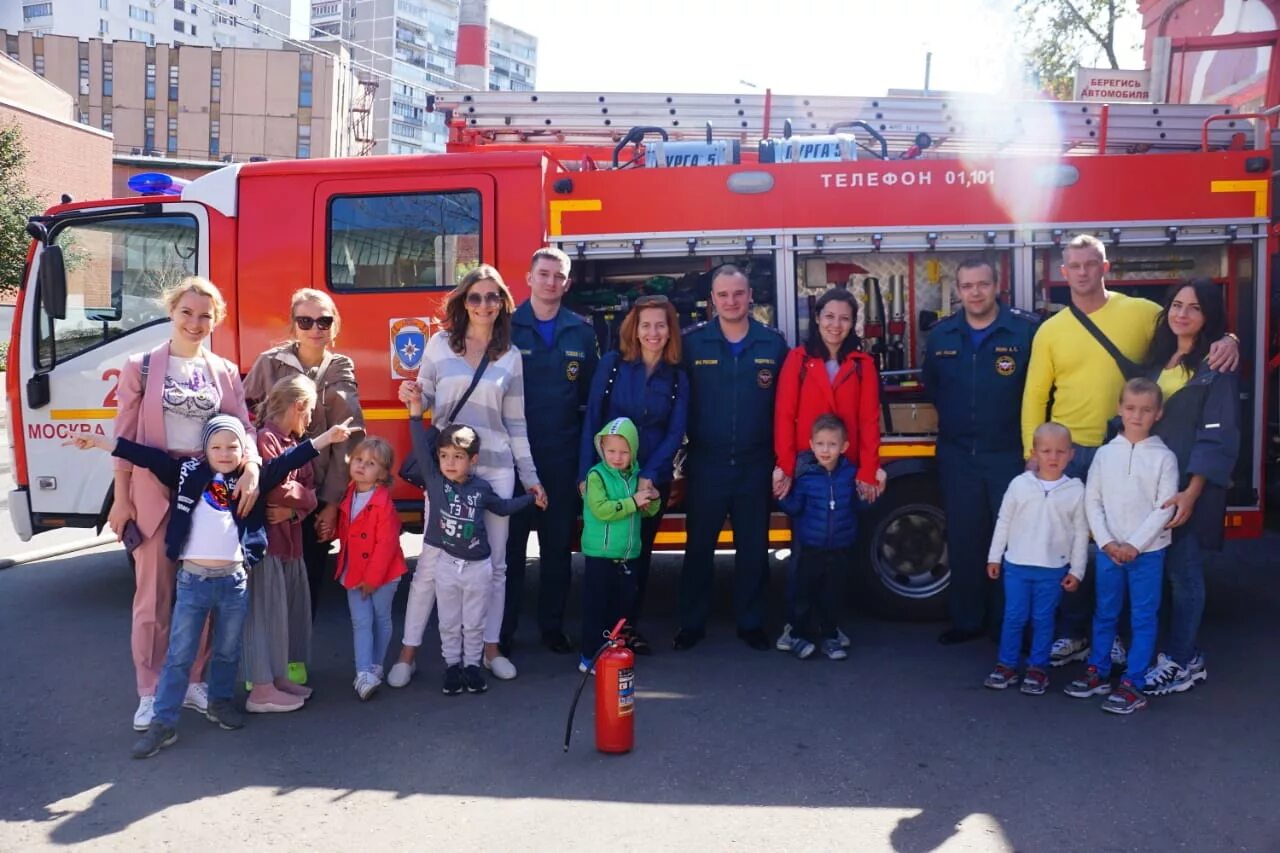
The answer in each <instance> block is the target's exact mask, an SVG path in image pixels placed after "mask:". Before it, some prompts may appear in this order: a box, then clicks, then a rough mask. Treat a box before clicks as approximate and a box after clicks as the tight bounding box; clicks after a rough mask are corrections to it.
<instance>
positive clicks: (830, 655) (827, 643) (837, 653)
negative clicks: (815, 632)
mask: <svg viewBox="0 0 1280 853" xmlns="http://www.w3.org/2000/svg"><path fill="white" fill-rule="evenodd" d="M822 653H823V654H824V655H826V656H827V660H844V659H845V658H847V657H849V653H848V652H846V651H845V650H844V645H842V644H841V642H840V638H839V637H828V638H827V639H825V640H823V641H822Z"/></svg>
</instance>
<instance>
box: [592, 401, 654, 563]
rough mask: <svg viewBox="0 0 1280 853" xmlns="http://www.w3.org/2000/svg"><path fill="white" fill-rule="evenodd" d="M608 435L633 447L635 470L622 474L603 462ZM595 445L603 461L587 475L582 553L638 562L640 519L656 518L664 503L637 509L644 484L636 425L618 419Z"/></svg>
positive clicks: (613, 421)
mask: <svg viewBox="0 0 1280 853" xmlns="http://www.w3.org/2000/svg"><path fill="white" fill-rule="evenodd" d="M606 435H620V436H622V437H623V438H625V439H626V440H627V444H629V445H630V446H631V468H630V469H628V470H627V471H625V472H624V471H619V470H618V469H616V468H613V467H610V466H609V465H608V464H607V463H605V462H604V461H603V459H604V453H603V451H601V450H600V439H602V438H604V437H605V436H606ZM594 444H595V447H596V453H597V455H598V456H599V457H600V459H601V460H602V461H601V462H599V463H598V464H597V465H595V466H594V467H593V468H592V469H591V470H590V471H588V472H587V494H586V500H585V502H584V504H583V506H584V507H585V510H584V512H583V514H582V553H583V554H586V555H587V556H588V557H602V558H605V559H609V560H634V559H635V558H636V557H639V556H640V548H641V536H640V518H641V516H652V515H656V514H657V512H658V510H659V509H660V508H661V507H662V501H661V499H659V500H652V501H649V503H647V504H645V507H644V509H640V508H639V507H637V506H636V500H635V494H636V487H637V485H638V484H639V480H640V466H639V464H638V463H637V462H636V457H637V454H638V451H639V448H640V439H639V437H638V436H637V435H636V426H635V424H633V423H631V421H629V420H628V419H626V418H614V419H613V420H611V421H609V423H607V424H605V425H604V426H603V427H601V429H600V431H599V433H597V434H596V436H595V442H594Z"/></svg>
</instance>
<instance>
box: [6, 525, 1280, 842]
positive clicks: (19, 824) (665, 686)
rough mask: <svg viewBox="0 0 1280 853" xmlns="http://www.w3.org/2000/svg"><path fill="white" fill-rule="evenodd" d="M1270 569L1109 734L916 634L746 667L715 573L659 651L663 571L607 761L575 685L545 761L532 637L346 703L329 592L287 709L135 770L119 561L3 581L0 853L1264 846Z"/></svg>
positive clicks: (426, 668)
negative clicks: (486, 669)
mask: <svg viewBox="0 0 1280 853" xmlns="http://www.w3.org/2000/svg"><path fill="white" fill-rule="evenodd" d="M405 541H406V544H407V546H408V548H409V551H410V553H412V551H413V548H414V546H413V538H412V537H406V540H405ZM1278 546H1280V537H1276V536H1269V537H1268V538H1267V539H1265V540H1263V541H1260V542H1254V543H1248V544H1245V545H1232V546H1230V550H1229V551H1228V552H1227V553H1226V554H1224V555H1223V556H1222V558H1221V559H1219V560H1218V561H1217V562H1216V563H1215V565H1214V567H1213V569H1212V571H1211V579H1210V590H1209V592H1210V599H1209V610H1208V614H1207V618H1206V624H1205V628H1204V631H1203V636H1202V641H1203V647H1204V649H1205V650H1206V653H1207V656H1208V666H1209V672H1210V678H1209V681H1208V682H1207V683H1206V684H1204V685H1201V686H1200V687H1198V688H1197V689H1196V690H1195V691H1193V692H1192V693H1189V694H1185V695H1182V696H1176V697H1171V698H1166V699H1161V700H1154V701H1153V702H1152V706H1151V708H1150V709H1149V710H1147V711H1145V712H1142V713H1140V714H1137V715H1134V716H1133V717H1129V718H1118V717H1113V716H1110V715H1107V714H1103V713H1102V712H1101V711H1100V710H1099V709H1098V707H1097V703H1096V702H1094V701H1081V700H1074V699H1070V698H1068V697H1066V696H1064V695H1062V694H1061V692H1060V688H1061V687H1062V685H1064V684H1065V683H1066V681H1067V679H1068V676H1069V675H1071V674H1074V673H1076V672H1078V671H1079V670H1078V669H1074V668H1069V669H1068V670H1067V671H1066V672H1063V671H1055V672H1054V673H1053V681H1054V683H1053V686H1052V688H1051V692H1050V694H1048V695H1046V696H1043V697H1027V696H1022V695H1019V694H1018V693H1016V692H1014V691H1006V692H1004V693H997V692H994V691H990V690H985V689H983V687H982V686H981V683H982V678H983V676H984V675H985V674H986V672H987V671H988V670H989V669H990V667H991V665H992V663H993V656H994V653H995V648H994V646H993V645H992V644H991V643H989V642H987V641H986V640H982V641H978V642H975V643H971V644H968V645H965V646H961V647H952V648H943V647H940V646H938V645H937V644H936V642H935V637H936V635H937V633H938V631H939V626H937V625H908V624H894V623H886V622H877V621H873V620H870V619H868V618H866V617H865V616H861V615H857V614H854V615H852V616H851V618H850V619H849V622H848V626H847V630H848V631H849V633H850V634H851V636H852V638H853V643H854V645H853V649H852V655H851V657H850V659H849V660H847V661H844V662H839V663H837V662H831V661H827V660H825V659H822V660H809V661H803V662H802V661H796V660H793V659H791V658H790V657H788V656H786V655H783V654H780V653H778V652H774V651H770V652H764V653H762V652H754V651H751V650H749V649H747V648H746V647H745V646H744V645H743V644H742V643H740V642H739V641H738V640H737V639H736V638H735V637H734V632H733V623H732V619H731V617H730V615H729V613H728V602H727V600H728V588H727V587H728V580H729V565H728V562H727V561H726V560H724V559H722V560H721V565H720V566H719V567H718V568H719V573H718V584H719V586H718V593H719V596H718V599H717V601H718V606H717V609H716V612H715V614H714V616H713V624H712V626H711V635H710V637H709V638H708V640H707V641H706V642H704V643H703V644H702V645H700V646H699V647H698V648H696V649H695V650H693V651H691V652H684V653H676V652H673V651H671V650H670V645H669V638H670V637H671V635H672V634H673V633H674V629H675V625H674V623H673V621H672V620H671V618H670V617H669V616H667V614H671V613H673V612H674V608H675V599H676V589H677V583H676V579H677V574H678V568H679V561H678V558H675V557H664V558H662V559H660V561H659V564H658V566H657V567H656V572H655V577H654V582H653V586H652V598H651V606H650V612H651V613H653V614H655V617H654V619H652V620H651V621H650V622H649V623H648V624H647V625H645V626H643V627H644V628H645V629H646V630H647V633H648V634H649V636H650V637H651V639H652V640H653V641H654V645H655V647H656V649H657V654H656V655H654V656H653V657H651V658H641V659H640V660H639V662H638V665H637V687H638V694H637V697H638V698H637V708H636V733H637V734H636V739H637V746H636V750H635V752H633V753H632V754H630V755H625V756H604V755H600V754H598V753H596V752H595V750H594V749H593V743H592V719H593V714H592V708H591V704H590V703H591V696H592V693H591V688H590V687H588V689H587V692H586V694H585V695H584V698H583V706H582V707H581V708H580V711H579V715H578V720H577V724H576V728H575V735H574V742H573V745H572V748H571V749H570V751H569V752H568V753H567V754H565V753H564V752H563V751H562V749H561V741H562V738H563V734H564V726H565V716H566V712H567V710H568V705H569V700H570V698H571V694H572V692H573V689H574V687H575V686H576V683H577V678H578V676H577V674H576V671H575V659H574V658H572V657H568V656H554V655H552V654H550V653H549V652H546V651H544V650H542V649H541V647H539V646H538V645H537V643H536V641H535V639H534V631H535V627H534V624H533V618H532V613H529V612H526V615H525V620H524V623H523V625H522V637H521V638H520V639H521V640H523V641H524V644H523V645H521V646H520V647H519V648H518V649H517V651H516V654H515V661H516V663H517V665H518V666H519V667H520V676H519V678H518V679H517V680H515V681H513V682H510V683H496V682H495V683H492V685H491V688H490V690H489V692H488V693H487V694H485V695H483V696H470V695H464V696H459V697H445V696H443V695H441V693H440V690H439V681H440V674H441V665H440V664H439V657H438V655H439V651H438V648H439V646H438V640H437V639H436V637H435V636H434V631H433V630H429V631H428V638H427V642H426V644H425V645H424V647H423V651H422V654H421V656H420V659H421V661H422V664H423V665H422V669H421V670H420V671H419V673H418V676H417V678H416V679H415V681H414V682H413V683H412V684H411V685H410V686H409V687H408V688H406V689H404V690H399V691H396V690H391V689H389V688H383V689H382V690H381V691H379V693H378V694H377V695H376V696H375V697H374V698H373V700H372V701H370V702H368V703H361V702H360V701H358V700H357V699H356V697H355V695H354V693H353V692H352V689H351V678H352V673H351V671H350V667H351V640H350V628H349V620H348V617H347V615H346V607H345V603H344V601H343V600H342V599H341V596H340V594H339V592H338V590H336V589H332V588H331V589H329V590H328V595H327V598H325V599H324V600H323V601H322V605H321V612H320V616H319V619H318V622H317V624H316V632H315V634H316V643H315V646H316V648H315V660H314V662H313V667H312V670H313V674H314V677H313V680H312V686H313V687H315V689H316V696H315V698H314V699H313V700H312V701H311V702H310V703H309V704H308V706H307V707H306V708H305V709H304V710H302V711H300V712H297V713H294V714H283V715H265V716H257V715H254V716H251V717H250V719H249V722H248V725H247V726H246V727H245V728H244V729H243V730H241V731H236V732H224V731H221V730H219V729H217V728H216V727H214V726H212V725H211V724H209V723H207V722H205V721H204V720H203V719H201V718H199V717H197V716H196V715H195V714H193V713H192V712H189V711H188V712H184V713H183V718H182V721H181V724H180V740H179V741H178V743H177V744H176V745H174V746H173V747H171V748H169V749H167V750H165V751H164V752H162V753H161V754H160V755H159V756H157V757H156V758H153V759H150V760H147V761H136V760H132V759H130V758H129V757H128V749H129V746H130V744H131V743H132V741H133V739H134V734H133V732H132V731H131V729H130V721H131V716H132V713H133V710H134V707H135V705H136V697H135V696H134V691H133V672H132V667H131V664H130V655H129V644H128V635H129V602H130V597H131V578H130V576H129V572H128V568H127V566H126V564H125V561H124V558H123V554H122V553H121V552H120V551H119V550H118V548H115V547H112V548H109V549H99V550H96V551H86V552H82V553H79V554H75V555H69V556H66V557H63V558H58V559H53V560H47V561H42V562H37V563H32V564H29V565H23V566H18V567H16V568H13V569H9V570H7V571H3V572H0V646H2V647H3V649H4V650H5V657H4V661H5V663H4V670H3V672H4V676H5V678H4V684H5V689H4V691H3V693H0V719H3V720H4V721H5V724H4V726H3V727H0V850H29V849H37V848H49V847H64V846H69V845H85V846H89V847H95V848H107V849H117V848H125V847H127V848H130V849H136V848H138V847H139V846H141V845H163V846H165V847H174V848H198V847H211V846H215V845H216V846H220V847H221V846H227V845H228V844H230V845H234V846H236V847H240V848H244V849H249V850H266V849H272V850H286V849H287V850H292V849H303V848H309V849H313V850H339V849H341V850H351V849H369V850H382V849H427V848H437V847H442V846H447V847H448V848H450V849H458V850H494V849H510V850H556V851H561V850H599V849H615V850H699V851H704V850H730V849H733V850H804V851H814V850H841V851H849V850H857V851H863V850H868V851H875V850H895V851H930V850H973V851H1013V850H1017V851H1041V850H1046V851H1051V850H1072V851H1076V850H1105V851H1120V850H1143V851H1145V850H1188V851H1197V852H1198V851H1216V850H1249V851H1254V850H1256V851H1276V850H1280V817H1277V811H1276V808H1275V802H1274V801H1275V797H1276V793H1277V791H1280V773H1278V771H1277V756H1280V725H1278V724H1277V723H1276V715H1275V714H1274V709H1273V708H1272V707H1271V701H1272V700H1273V699H1274V698H1276V695H1277V688H1276V684H1277V683H1280V682H1278V676H1280V672H1278V671H1277V670H1278V669H1280V664H1277V662H1276V661H1277V659H1276V657H1274V656H1272V655H1271V654H1270V652H1271V651H1272V650H1273V649H1274V648H1275V647H1276V641H1277V639H1278V637H1277V633H1278V632H1277V618H1276V616H1277V613H1278V612H1280V592H1278V591H1277V590H1278V588H1280V585H1278V584H1277V580H1278V579H1280V574H1277V572H1278V571H1280V559H1278V558H1277V556H1276V554H1277V552H1278V550H1280V548H1278ZM533 574H535V576H536V573H533ZM781 574H782V573H781V567H780V566H779V565H778V564H776V563H775V565H774V575H773V585H772V590H771V591H772V594H773V596H774V601H775V602H780V601H781V591H782V587H781V580H782V577H781ZM576 590H577V586H576V585H575V592H576ZM404 591H405V590H404V589H403V588H402V589H401V595H400V600H399V601H398V602H397V606H396V613H397V615H399V614H402V613H403V598H404ZM528 598H529V599H530V600H531V599H532V596H529V597H528ZM529 603H531V601H530V602H529ZM572 610H573V612H572V614H571V616H576V610H577V607H576V602H575V606H574V607H573V608H572ZM398 630H399V624H398V621H397V632H398ZM396 636H397V638H398V636H399V634H398V633H397V635H396ZM393 648H394V646H393Z"/></svg>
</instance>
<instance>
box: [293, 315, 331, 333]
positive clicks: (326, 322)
mask: <svg viewBox="0 0 1280 853" xmlns="http://www.w3.org/2000/svg"><path fill="white" fill-rule="evenodd" d="M293 322H294V324H295V325H297V327H298V328H299V329H301V330H302V331H304V332H309V331H311V327H312V326H319V327H320V331H322V332H327V331H329V330H330V329H332V328H333V318H332V317H330V316H328V315H325V316H324V317H294V318H293Z"/></svg>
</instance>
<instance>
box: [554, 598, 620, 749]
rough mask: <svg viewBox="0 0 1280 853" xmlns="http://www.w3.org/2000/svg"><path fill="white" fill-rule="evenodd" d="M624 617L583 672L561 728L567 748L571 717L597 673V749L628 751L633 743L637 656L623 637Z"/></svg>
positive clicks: (565, 747)
mask: <svg viewBox="0 0 1280 853" xmlns="http://www.w3.org/2000/svg"><path fill="white" fill-rule="evenodd" d="M625 624H626V620H625V619H619V620H618V624H617V625H614V626H613V630H612V631H610V632H609V636H608V637H607V638H605V643H604V645H603V646H602V647H601V648H600V651H598V652H596V656H595V658H593V659H592V661H591V666H590V667H588V668H587V671H586V672H585V673H583V675H582V681H581V682H580V683H579V684H578V689H577V691H576V692H575V693H574V695H573V704H572V705H571V706H569V721H568V724H567V725H566V726H565V730H564V749H565V752H568V751H569V738H570V737H572V735H573V717H574V713H575V712H576V711H577V710H578V700H579V699H580V698H581V697H582V688H583V687H585V686H586V683H587V679H588V678H590V677H591V676H592V674H595V677H596V749H598V750H600V751H601V752H611V753H622V752H630V751H631V748H632V747H633V746H635V698H636V693H635V690H636V686H635V678H636V676H635V662H636V656H635V653H634V652H632V651H631V649H629V648H627V645H626V641H625V640H623V639H622V637H621V634H622V628H623V626H624V625H625Z"/></svg>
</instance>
